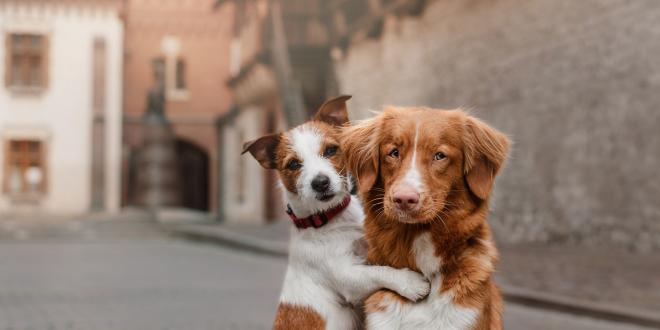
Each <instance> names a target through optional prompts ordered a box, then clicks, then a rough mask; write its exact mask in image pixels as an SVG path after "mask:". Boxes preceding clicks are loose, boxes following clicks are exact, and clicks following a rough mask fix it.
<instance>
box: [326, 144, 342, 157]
mask: <svg viewBox="0 0 660 330" xmlns="http://www.w3.org/2000/svg"><path fill="white" fill-rule="evenodd" d="M337 149H339V147H338V146H327V147H326V148H325V150H324V151H323V157H331V156H334V155H335V154H336V153H337Z"/></svg>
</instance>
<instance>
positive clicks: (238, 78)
mask: <svg viewBox="0 0 660 330" xmlns="http://www.w3.org/2000/svg"><path fill="white" fill-rule="evenodd" d="M323 3H324V2H323V1H309V0H287V1H266V0H255V1H243V0H236V1H223V0H221V1H218V4H219V6H220V7H224V6H227V7H232V8H234V15H235V18H234V22H235V24H234V28H233V34H232V45H231V46H232V47H231V49H230V50H229V53H230V67H231V68H232V71H231V78H230V79H229V80H228V81H227V84H228V86H229V88H230V90H231V92H232V94H233V95H234V103H233V107H232V111H231V112H229V113H228V114H227V115H226V116H223V117H222V118H221V120H220V121H219V122H218V130H219V138H220V141H221V142H220V143H221V145H222V150H221V153H220V155H221V159H222V161H221V163H220V169H219V172H220V174H221V179H220V190H221V196H220V205H221V217H222V218H223V219H225V220H226V221H228V222H239V223H253V224H255V223H268V222H270V221H274V220H276V219H278V218H281V217H282V216H283V215H284V212H283V210H284V205H283V203H282V197H281V191H280V187H278V184H277V178H276V175H275V171H266V170H264V169H262V168H261V167H260V166H259V164H258V163H257V162H256V161H254V159H251V157H250V156H249V155H243V156H239V155H240V152H241V149H242V145H243V143H244V142H246V141H248V140H252V139H255V138H258V137H260V136H262V135H265V134H269V133H274V132H280V131H283V130H286V129H287V128H288V127H292V126H295V125H297V124H300V123H302V122H303V121H305V120H307V119H309V118H310V117H311V116H312V115H313V113H314V111H315V110H316V109H317V108H318V107H319V106H320V105H321V104H322V103H323V101H325V100H326V99H327V98H328V97H329V96H334V95H335V93H336V86H335V81H334V75H333V71H332V62H331V60H330V51H329V48H328V46H329V40H330V36H329V35H328V30H327V28H326V26H325V24H324V22H323V20H322V17H321V15H320V14H321V12H322V10H323V8H324V4H323Z"/></svg>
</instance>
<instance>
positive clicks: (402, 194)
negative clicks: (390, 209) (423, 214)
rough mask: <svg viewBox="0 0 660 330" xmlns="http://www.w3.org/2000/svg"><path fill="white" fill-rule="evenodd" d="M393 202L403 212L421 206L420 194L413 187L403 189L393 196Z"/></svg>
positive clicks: (397, 190)
mask: <svg viewBox="0 0 660 330" xmlns="http://www.w3.org/2000/svg"><path fill="white" fill-rule="evenodd" d="M392 201H393V202H394V204H395V205H396V207H397V208H399V209H400V210H402V211H408V210H412V209H414V208H416V207H417V204H419V193H418V192H417V190H415V189H413V188H411V187H401V188H399V189H396V191H395V192H394V193H393V194H392Z"/></svg>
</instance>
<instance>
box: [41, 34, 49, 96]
mask: <svg viewBox="0 0 660 330" xmlns="http://www.w3.org/2000/svg"><path fill="white" fill-rule="evenodd" d="M49 40H50V38H49V37H48V36H47V35H44V36H43V37H42V46H41V47H42V49H41V87H43V88H44V89H46V88H48V81H49V79H48V78H49V73H50V65H49V62H50V56H48V55H49V54H50V43H49Z"/></svg>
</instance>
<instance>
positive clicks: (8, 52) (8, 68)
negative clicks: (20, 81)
mask: <svg viewBox="0 0 660 330" xmlns="http://www.w3.org/2000/svg"><path fill="white" fill-rule="evenodd" d="M11 59H12V56H11V34H9V33H6V34H5V87H9V86H11V71H12V69H11Z"/></svg>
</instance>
